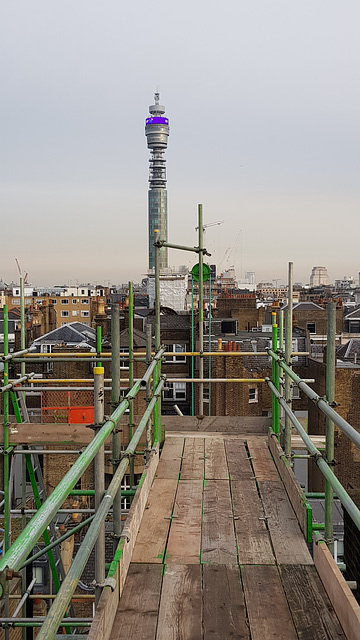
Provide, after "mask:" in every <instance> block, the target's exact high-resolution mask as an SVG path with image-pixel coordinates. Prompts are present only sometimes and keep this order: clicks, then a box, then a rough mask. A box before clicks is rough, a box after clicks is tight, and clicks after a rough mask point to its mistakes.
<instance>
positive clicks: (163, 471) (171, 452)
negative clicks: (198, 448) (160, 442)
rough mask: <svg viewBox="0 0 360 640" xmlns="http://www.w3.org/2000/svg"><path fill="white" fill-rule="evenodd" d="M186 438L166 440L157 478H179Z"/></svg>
mask: <svg viewBox="0 0 360 640" xmlns="http://www.w3.org/2000/svg"><path fill="white" fill-rule="evenodd" d="M183 449H184V438H171V439H170V440H165V444H164V446H163V450H162V452H161V456H160V462H159V466H158V468H157V471H156V477H157V478H178V477H179V473H180V467H181V461H182V455H183Z"/></svg>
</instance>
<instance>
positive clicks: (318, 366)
mask: <svg viewBox="0 0 360 640" xmlns="http://www.w3.org/2000/svg"><path fill="white" fill-rule="evenodd" d="M308 375H309V377H310V378H314V379H315V383H314V384H312V385H311V386H312V388H313V389H314V390H315V391H316V393H318V394H319V395H320V396H324V395H325V389H326V364H325V363H324V362H322V361H320V360H315V359H313V358H309V370H308ZM335 400H336V402H337V403H338V406H337V407H336V411H337V413H339V414H340V415H341V416H342V417H343V418H345V420H347V421H348V422H349V423H350V424H351V426H352V427H354V429H357V431H359V432H360V365H358V364H354V363H353V362H344V361H340V360H338V361H337V366H336V377H335ZM308 405H309V406H308V411H309V419H308V422H309V433H312V434H324V433H325V416H324V414H323V413H322V412H320V411H318V409H317V408H316V406H315V405H314V403H313V402H311V401H310V400H309V402H308ZM335 462H336V463H335V466H334V472H335V474H336V476H337V477H338V478H339V480H340V482H341V483H342V484H343V485H344V487H345V489H360V452H359V449H358V448H357V447H356V446H355V445H354V444H353V443H352V442H351V441H350V440H349V438H348V437H347V436H345V435H344V434H342V433H341V431H340V430H339V429H337V427H335ZM309 481H310V484H311V490H314V491H318V490H319V491H320V490H323V489H322V488H323V477H322V475H321V474H320V473H319V471H318V469H317V467H316V468H314V465H310V466H309Z"/></svg>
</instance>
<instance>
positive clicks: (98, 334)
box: [96, 326, 101, 367]
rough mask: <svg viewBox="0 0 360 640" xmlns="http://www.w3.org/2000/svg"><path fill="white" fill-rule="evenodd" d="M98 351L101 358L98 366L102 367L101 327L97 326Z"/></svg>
mask: <svg viewBox="0 0 360 640" xmlns="http://www.w3.org/2000/svg"><path fill="white" fill-rule="evenodd" d="M96 351H97V357H98V358H99V360H98V361H97V363H96V366H97V367H101V362H100V353H101V327H100V326H97V327H96Z"/></svg>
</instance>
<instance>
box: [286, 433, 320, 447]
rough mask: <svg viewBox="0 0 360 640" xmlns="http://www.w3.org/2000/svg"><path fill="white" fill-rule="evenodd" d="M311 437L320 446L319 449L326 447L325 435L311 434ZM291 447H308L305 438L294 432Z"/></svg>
mask: <svg viewBox="0 0 360 640" xmlns="http://www.w3.org/2000/svg"><path fill="white" fill-rule="evenodd" d="M309 438H310V439H311V441H312V443H313V444H314V445H315V446H316V447H317V448H318V449H325V436H318V435H316V436H311V435H309ZM291 448H292V449H295V450H296V449H306V446H305V444H304V441H303V439H302V438H301V436H298V435H297V434H293V435H292V436H291Z"/></svg>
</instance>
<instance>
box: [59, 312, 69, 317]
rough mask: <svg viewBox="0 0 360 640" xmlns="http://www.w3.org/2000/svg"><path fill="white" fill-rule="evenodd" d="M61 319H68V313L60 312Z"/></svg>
mask: <svg viewBox="0 0 360 640" xmlns="http://www.w3.org/2000/svg"><path fill="white" fill-rule="evenodd" d="M61 317H62V318H68V317H69V312H68V311H62V312H61Z"/></svg>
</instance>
